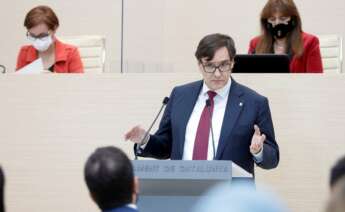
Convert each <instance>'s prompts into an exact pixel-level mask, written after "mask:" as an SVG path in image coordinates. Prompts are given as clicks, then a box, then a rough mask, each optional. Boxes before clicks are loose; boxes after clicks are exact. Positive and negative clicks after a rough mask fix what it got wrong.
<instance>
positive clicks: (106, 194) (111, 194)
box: [84, 147, 134, 210]
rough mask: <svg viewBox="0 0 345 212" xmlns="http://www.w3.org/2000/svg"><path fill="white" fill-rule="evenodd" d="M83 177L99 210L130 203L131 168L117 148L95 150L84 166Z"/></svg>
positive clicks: (132, 189) (127, 160) (131, 186)
mask: <svg viewBox="0 0 345 212" xmlns="http://www.w3.org/2000/svg"><path fill="white" fill-rule="evenodd" d="M84 175H85V181H86V184H87V187H88V188H89V191H90V193H91V195H92V197H93V199H94V200H95V202H96V203H97V205H98V206H99V207H100V208H101V210H109V209H112V208H116V207H121V206H123V205H126V204H130V203H132V194H133V192H134V174H133V167H132V164H131V161H130V160H129V159H128V157H127V156H126V154H125V153H124V152H123V151H122V150H120V149H119V148H116V147H102V148H98V149H96V151H95V152H94V153H92V154H91V156H90V157H89V158H88V160H87V162H86V164H85V169H84Z"/></svg>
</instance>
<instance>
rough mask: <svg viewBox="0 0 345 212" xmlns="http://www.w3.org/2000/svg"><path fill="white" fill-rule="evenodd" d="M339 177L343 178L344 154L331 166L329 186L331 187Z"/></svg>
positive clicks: (344, 171)
mask: <svg viewBox="0 0 345 212" xmlns="http://www.w3.org/2000/svg"><path fill="white" fill-rule="evenodd" d="M341 178H345V156H343V157H342V158H340V159H339V160H338V161H337V162H336V164H335V165H334V166H333V167H332V169H331V176H330V186H331V187H333V186H334V185H335V184H336V183H337V182H338V181H339V180H340V179H341Z"/></svg>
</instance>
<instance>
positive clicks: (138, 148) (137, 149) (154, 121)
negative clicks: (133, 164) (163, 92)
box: [134, 97, 169, 160]
mask: <svg viewBox="0 0 345 212" xmlns="http://www.w3.org/2000/svg"><path fill="white" fill-rule="evenodd" d="M168 102H169V97H164V99H163V102H162V106H161V108H160V109H159V112H158V113H157V115H156V117H155V119H154V120H153V122H152V123H151V125H150V127H149V129H148V130H147V131H146V133H145V136H144V137H143V138H142V139H141V141H140V144H136V146H134V155H135V160H138V152H139V151H140V146H141V144H142V143H143V142H144V141H145V139H146V137H147V136H148V135H149V133H150V131H151V129H152V127H153V125H154V124H155V123H156V121H157V119H158V117H159V115H160V114H161V112H162V110H163V108H164V107H165V106H166V105H167V104H168Z"/></svg>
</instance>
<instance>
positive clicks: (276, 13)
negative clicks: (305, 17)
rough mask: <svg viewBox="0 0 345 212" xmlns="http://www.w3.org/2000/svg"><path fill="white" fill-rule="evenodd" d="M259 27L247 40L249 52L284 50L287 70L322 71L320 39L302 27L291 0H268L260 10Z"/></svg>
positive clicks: (281, 51) (260, 52)
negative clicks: (253, 35) (259, 31)
mask: <svg viewBox="0 0 345 212" xmlns="http://www.w3.org/2000/svg"><path fill="white" fill-rule="evenodd" d="M261 31H262V34H261V35H260V36H258V37H255V38H254V39H252V40H251V41H250V46H249V54H269V53H274V54H287V55H289V57H290V72H292V73H322V72H323V68H322V61H321V54H320V47H319V39H318V38H317V37H316V36H314V35H311V34H308V33H305V32H303V31H302V22H301V18H300V16H299V13H298V10H297V7H296V5H295V3H294V2H293V0H268V2H267V3H266V5H265V7H264V8H263V10H262V12H261Z"/></svg>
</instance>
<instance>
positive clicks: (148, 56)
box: [0, 0, 345, 72]
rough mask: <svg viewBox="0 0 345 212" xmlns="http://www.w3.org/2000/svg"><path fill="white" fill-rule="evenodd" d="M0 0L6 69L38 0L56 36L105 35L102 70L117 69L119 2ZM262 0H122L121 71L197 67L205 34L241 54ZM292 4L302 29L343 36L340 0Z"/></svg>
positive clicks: (1, 59)
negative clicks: (55, 25)
mask: <svg viewBox="0 0 345 212" xmlns="http://www.w3.org/2000/svg"><path fill="white" fill-rule="evenodd" d="M0 1H1V7H2V12H1V13H0V26H1V27H2V29H1V37H0V38H1V39H0V48H1V54H0V64H5V65H6V66H7V67H8V69H9V70H10V71H12V70H13V69H14V67H15V61H16V56H17V53H18V49H19V47H20V46H21V45H22V44H24V43H26V39H25V29H24V27H23V26H22V24H23V19H24V17H25V14H26V12H27V11H28V10H29V9H30V8H32V7H33V6H34V5H37V4H48V5H50V6H52V7H53V8H54V9H55V10H56V12H57V14H58V15H59V17H60V19H61V27H60V29H59V35H79V34H101V35H105V36H106V38H107V64H106V70H107V71H112V72H119V71H120V64H119V60H120V51H121V50H120V34H121V6H122V5H121V0H99V1H82V0H68V1H67V0H59V1H48V0H44V1H23V0H12V1H9V0H0ZM265 2H266V1H265V0H255V1H253V0H241V1H237V0H236V1H235V0H232V1H231V0H188V1H186V0H125V5H124V8H125V13H124V24H125V26H124V35H125V38H124V57H125V61H124V62H125V71H127V72H157V71H161V72H170V71H175V72H185V71H195V70H196V66H195V60H194V56H193V55H194V51H195V48H196V45H197V43H198V41H199V40H200V39H201V38H202V37H203V36H204V35H206V34H209V33H214V32H221V33H227V34H230V35H232V36H233V38H234V39H235V41H236V44H237V48H238V52H240V53H245V52H246V51H247V47H248V42H249V40H250V38H251V37H253V36H255V35H257V34H258V32H259V25H258V17H259V13H260V10H261V9H262V7H263V5H264V3H265ZM296 4H297V6H298V8H299V10H300V13H301V16H302V19H303V27H304V29H305V31H307V32H310V33H313V34H329V33H332V34H340V35H342V36H343V37H344V38H345V13H344V11H345V1H344V0H332V1H313V0H296ZM344 49H345V47H344ZM343 69H344V70H345V63H344V64H343Z"/></svg>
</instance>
